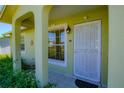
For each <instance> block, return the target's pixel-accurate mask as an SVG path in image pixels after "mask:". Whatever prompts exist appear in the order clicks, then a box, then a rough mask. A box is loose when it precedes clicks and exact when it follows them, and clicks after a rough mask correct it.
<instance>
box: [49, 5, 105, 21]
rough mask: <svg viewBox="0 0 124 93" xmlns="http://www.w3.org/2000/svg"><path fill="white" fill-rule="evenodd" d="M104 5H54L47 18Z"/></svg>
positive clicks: (51, 18)
mask: <svg viewBox="0 0 124 93" xmlns="http://www.w3.org/2000/svg"><path fill="white" fill-rule="evenodd" d="M101 7H106V6H103V5H55V6H53V8H52V10H51V11H50V15H49V19H50V20H56V19H60V18H63V17H67V16H70V15H74V14H76V13H80V12H86V11H89V10H93V9H96V8H101Z"/></svg>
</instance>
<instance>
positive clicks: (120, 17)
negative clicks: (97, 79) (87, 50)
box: [108, 6, 124, 88]
mask: <svg viewBox="0 0 124 93" xmlns="http://www.w3.org/2000/svg"><path fill="white" fill-rule="evenodd" d="M123 11H124V6H109V63H108V87H112V88H114V87H115V88H124V74H123V71H124V12H123Z"/></svg>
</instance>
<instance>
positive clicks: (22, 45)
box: [21, 36, 25, 51]
mask: <svg viewBox="0 0 124 93" xmlns="http://www.w3.org/2000/svg"><path fill="white" fill-rule="evenodd" d="M21 51H25V42H24V36H21Z"/></svg>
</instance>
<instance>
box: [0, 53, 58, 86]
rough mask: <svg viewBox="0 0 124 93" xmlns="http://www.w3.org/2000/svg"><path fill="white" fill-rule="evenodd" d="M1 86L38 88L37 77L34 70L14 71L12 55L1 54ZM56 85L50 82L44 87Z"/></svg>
mask: <svg viewBox="0 0 124 93" xmlns="http://www.w3.org/2000/svg"><path fill="white" fill-rule="evenodd" d="M0 87H1V88H36V87H37V84H36V79H35V75H34V71H33V70H31V69H30V70H22V71H21V72H17V73H16V74H14V73H13V63H12V58H11V57H10V56H7V55H4V56H1V55H0ZM53 87H56V85H55V84H52V83H48V84H47V85H46V86H44V88H53Z"/></svg>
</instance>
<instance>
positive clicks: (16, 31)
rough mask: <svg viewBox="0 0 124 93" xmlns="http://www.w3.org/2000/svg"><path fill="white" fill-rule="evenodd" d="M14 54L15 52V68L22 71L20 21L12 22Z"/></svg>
mask: <svg viewBox="0 0 124 93" xmlns="http://www.w3.org/2000/svg"><path fill="white" fill-rule="evenodd" d="M12 27H13V31H12V47H13V48H12V54H13V70H14V72H16V71H21V53H20V23H19V22H15V21H13V22H12Z"/></svg>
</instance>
